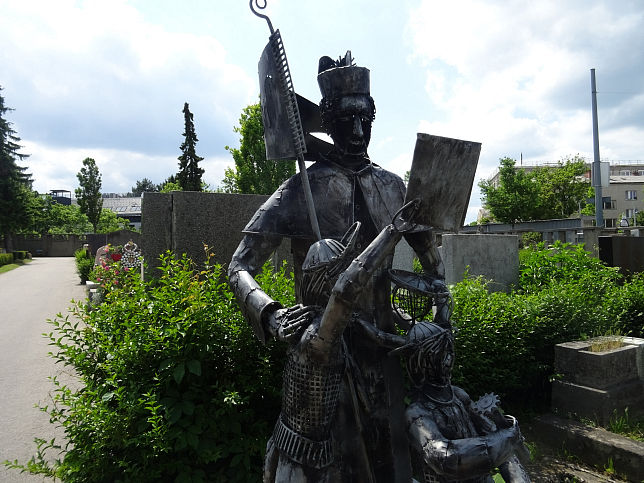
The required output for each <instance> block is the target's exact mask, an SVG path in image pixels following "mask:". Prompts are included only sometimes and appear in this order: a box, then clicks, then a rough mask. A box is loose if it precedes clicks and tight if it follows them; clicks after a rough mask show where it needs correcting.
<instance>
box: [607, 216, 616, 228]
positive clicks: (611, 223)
mask: <svg viewBox="0 0 644 483" xmlns="http://www.w3.org/2000/svg"><path fill="white" fill-rule="evenodd" d="M604 223H606V228H615V226H616V225H617V218H606V219H605V220H604Z"/></svg>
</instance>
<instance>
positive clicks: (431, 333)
mask: <svg viewBox="0 0 644 483" xmlns="http://www.w3.org/2000/svg"><path fill="white" fill-rule="evenodd" d="M392 353H400V354H403V356H404V357H405V360H406V365H407V372H408V374H409V377H410V379H411V382H412V384H413V386H414V394H413V396H412V403H411V404H410V405H409V407H408V408H407V410H406V413H405V416H406V420H407V433H408V437H409V441H410V445H411V449H412V458H413V459H414V461H413V466H414V470H415V473H416V474H417V475H418V476H420V475H422V481H423V483H429V482H447V481H466V482H472V483H473V482H492V481H493V480H492V478H491V476H490V471H491V470H493V469H494V468H497V467H498V468H499V469H500V470H501V474H502V476H503V478H504V479H505V481H506V483H508V482H529V481H530V480H529V478H528V476H527V474H526V473H525V471H524V470H523V467H522V466H521V464H520V463H519V461H518V459H517V457H516V454H517V453H519V452H521V453H522V454H523V452H525V451H527V450H526V449H525V447H524V445H523V438H522V436H521V432H520V430H519V425H518V423H517V420H516V419H515V418H513V417H512V416H503V415H502V414H501V412H500V411H499V410H498V407H497V404H498V398H496V396H493V395H486V396H484V397H483V398H481V399H480V400H479V401H477V403H473V402H472V400H471V399H470V397H469V396H468V395H467V393H466V392H465V391H464V390H463V389H461V388H459V387H456V386H452V385H451V375H452V367H453V365H454V343H453V336H452V333H451V331H450V330H449V329H445V328H441V327H440V326H438V325H437V324H434V323H431V322H419V323H417V324H416V325H414V326H413V327H412V328H411V330H410V331H409V333H408V335H407V344H405V345H404V346H402V347H400V348H398V349H395V350H394V351H392Z"/></svg>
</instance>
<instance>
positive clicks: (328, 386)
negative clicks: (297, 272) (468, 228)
mask: <svg viewBox="0 0 644 483" xmlns="http://www.w3.org/2000/svg"><path fill="white" fill-rule="evenodd" d="M417 206H418V203H417V202H413V203H410V204H408V205H406V206H405V207H403V209H401V211H400V212H399V213H397V214H396V216H395V217H394V220H393V221H392V223H391V224H390V225H388V226H386V227H385V228H384V229H383V230H382V231H381V232H380V234H379V235H378V236H377V237H376V238H375V240H374V241H373V242H372V243H371V244H370V245H369V246H368V247H367V248H366V249H365V250H364V251H363V252H362V253H360V254H359V255H358V256H357V257H356V258H355V259H354V260H353V261H352V262H351V259H352V257H353V254H355V253H356V248H355V245H356V241H357V234H358V232H359V229H360V223H359V222H358V223H356V224H354V226H352V227H351V228H350V229H349V231H348V232H347V234H346V235H345V236H344V237H343V239H342V240H341V241H339V242H338V241H336V240H333V239H329V240H321V241H318V242H316V243H314V244H313V245H311V248H310V249H309V251H308V254H307V256H306V259H305V261H304V264H303V271H304V280H303V286H304V288H303V290H302V294H303V300H304V302H305V303H306V304H308V305H311V306H319V307H320V308H321V309H320V311H319V314H318V315H316V316H315V317H314V318H313V320H312V322H311V324H310V325H309V326H308V327H306V328H305V329H304V330H303V331H302V332H301V335H299V336H298V337H297V338H296V339H295V340H293V341H291V343H290V344H289V348H288V352H287V362H286V366H285V368H284V385H283V390H282V411H281V414H280V417H279V419H278V421H277V424H276V426H275V430H274V432H273V437H272V439H271V441H270V442H269V444H268V449H267V455H266V464H265V468H264V482H265V483H272V482H292V481H297V482H301V483H305V482H310V483H321V482H328V483H331V482H336V481H341V468H340V466H339V465H337V464H334V461H336V458H335V455H334V452H335V451H334V446H333V441H332V438H331V427H332V424H333V423H334V421H335V416H336V408H337V405H338V401H339V398H340V393H341V382H342V376H343V373H344V371H345V370H346V369H347V365H348V364H347V362H346V360H347V358H348V357H349V354H348V353H347V352H346V350H345V349H344V347H345V344H344V343H343V339H342V336H343V333H344V330H345V329H346V327H347V325H348V324H349V322H350V321H351V314H352V312H353V307H354V305H355V301H356V300H357V298H358V297H359V295H360V292H361V291H362V288H363V287H364V285H365V282H366V281H367V280H368V279H369V278H370V277H371V275H372V273H373V272H374V270H375V269H377V268H378V266H379V265H380V264H381V263H382V262H383V260H384V259H385V257H386V256H387V255H389V254H391V252H392V251H393V249H394V247H395V246H396V243H397V242H398V241H399V240H400V238H401V237H402V235H403V233H405V232H406V231H409V230H410V229H412V228H413V224H412V223H411V221H412V220H413V215H414V212H415V210H416V208H417Z"/></svg>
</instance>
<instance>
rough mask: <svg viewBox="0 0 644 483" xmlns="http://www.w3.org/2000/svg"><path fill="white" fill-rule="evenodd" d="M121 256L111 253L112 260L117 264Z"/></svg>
mask: <svg viewBox="0 0 644 483" xmlns="http://www.w3.org/2000/svg"><path fill="white" fill-rule="evenodd" d="M121 257H122V255H121V254H120V253H112V260H114V261H115V262H118V261H119V260H120V259H121Z"/></svg>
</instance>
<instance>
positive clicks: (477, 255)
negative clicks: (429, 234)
mask: <svg viewBox="0 0 644 483" xmlns="http://www.w3.org/2000/svg"><path fill="white" fill-rule="evenodd" d="M442 241H443V244H442V249H441V256H442V257H443V263H444V264H445V279H446V281H447V283H448V284H451V283H456V282H460V281H461V280H463V275H464V274H465V272H466V270H467V271H468V272H469V274H470V275H474V276H478V275H482V276H483V277H485V278H486V279H488V280H491V281H492V282H491V284H490V288H491V290H494V291H509V290H511V288H512V287H513V286H516V285H517V284H518V283H519V237H518V236H516V235H483V234H471V235H460V234H444V235H443V237H442Z"/></svg>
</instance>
